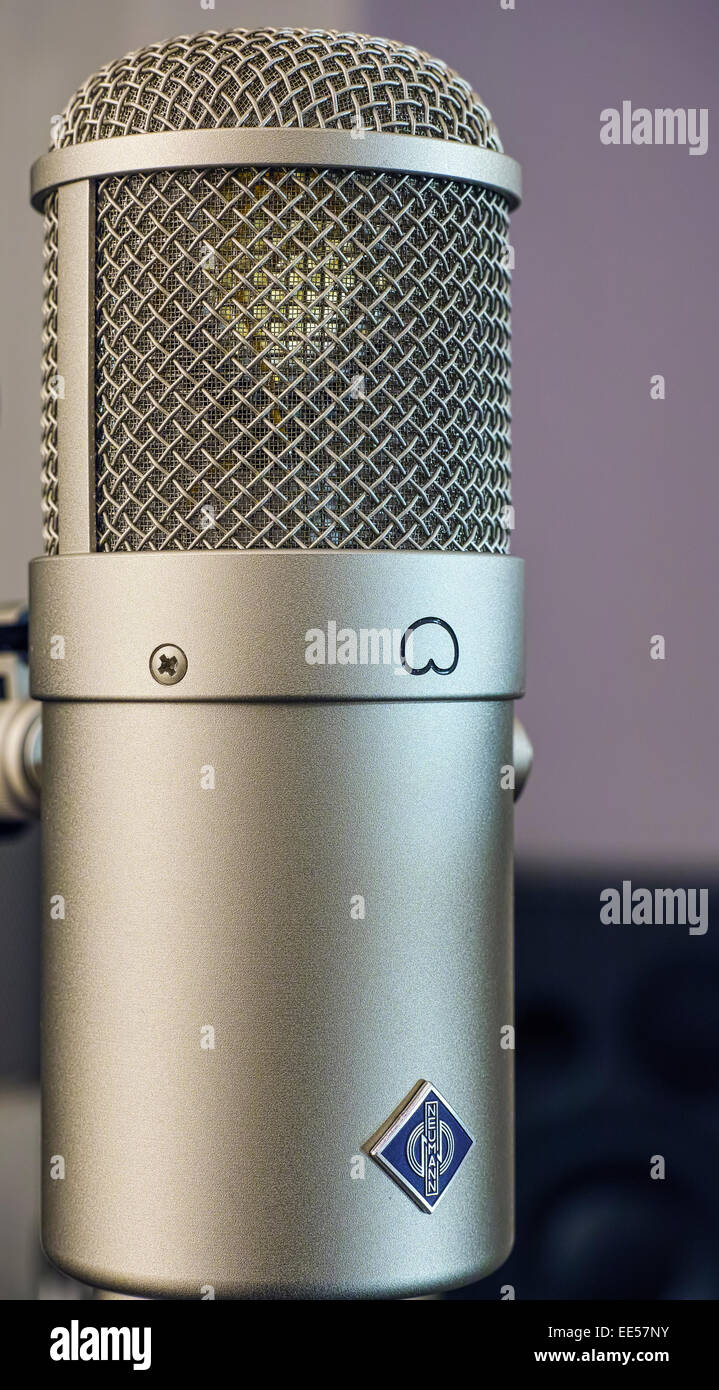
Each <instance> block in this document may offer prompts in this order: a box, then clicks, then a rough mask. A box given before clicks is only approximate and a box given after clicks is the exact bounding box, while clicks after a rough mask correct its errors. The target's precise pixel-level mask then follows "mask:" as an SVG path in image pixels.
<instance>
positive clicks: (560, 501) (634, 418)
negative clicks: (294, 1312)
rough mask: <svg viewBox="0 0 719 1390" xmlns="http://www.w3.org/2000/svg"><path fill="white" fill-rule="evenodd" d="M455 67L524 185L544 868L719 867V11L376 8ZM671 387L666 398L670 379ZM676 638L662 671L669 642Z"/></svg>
mask: <svg viewBox="0 0 719 1390" xmlns="http://www.w3.org/2000/svg"><path fill="white" fill-rule="evenodd" d="M361 8H362V14H361V18H362V22H363V24H364V25H365V27H366V29H367V30H368V31H369V32H371V33H378V34H382V35H385V36H388V37H390V38H400V39H403V40H405V41H406V42H409V43H413V44H415V45H416V46H417V47H420V48H424V49H427V50H428V51H429V52H431V53H434V54H436V56H438V57H441V58H443V59H445V61H447V62H448V63H450V64H451V65H452V66H453V67H455V68H457V69H458V71H460V72H461V73H462V75H463V76H464V77H466V78H467V79H468V80H469V81H470V82H472V83H473V85H474V86H475V87H476V88H477V90H478V91H479V92H480V94H481V96H482V98H483V100H484V101H486V103H487V104H488V105H489V107H490V109H491V111H492V113H493V115H494V118H495V120H496V122H497V125H498V127H499V130H500V134H501V136H502V140H503V142H504V147H505V149H506V150H507V152H508V153H510V154H512V155H514V156H515V157H516V158H518V159H519V160H520V162H521V164H522V166H523V173H524V204H523V206H522V208H521V209H520V210H519V212H517V213H516V214H515V216H514V218H513V221H512V233H511V237H512V242H513V245H514V246H515V249H516V269H515V273H514V278H513V309H514V316H513V329H514V334H513V357H514V371H513V387H514V408H513V416H514V425H513V471H514V503H515V507H516V522H517V525H516V531H515V535H514V538H513V550H514V553H515V554H518V555H523V556H524V557H525V559H526V562H527V581H528V614H527V616H528V694H527V697H526V699H525V700H524V702H523V705H522V707H521V709H520V713H521V715H522V717H523V719H524V720H525V722H526V724H527V726H528V729H529V732H530V735H531V737H532V739H533V742H534V746H535V769H534V773H533V776H532V781H531V782H530V784H529V788H528V790H527V792H526V795H525V799H524V800H523V801H522V803H521V806H520V808H519V812H518V816H517V843H518V850H519V852H520V853H522V854H524V855H525V857H531V858H537V859H547V858H553V859H560V858H561V859H565V858H573V859H582V860H596V859H608V858H610V857H611V858H612V860H615V861H616V860H619V859H621V860H624V861H626V863H627V866H628V868H631V866H632V864H633V863H634V864H635V865H637V866H640V865H641V864H642V863H649V862H656V861H659V862H663V861H666V862H667V863H668V864H673V865H678V864H684V863H688V862H695V863H697V864H702V863H706V864H707V865H708V864H709V863H710V862H711V863H714V864H716V861H717V845H718V843H719V827H718V822H719V815H718V811H717V807H718V801H719V748H718V743H719V740H718V738H717V717H716V688H717V683H718V682H717V675H718V674H719V656H718V643H719V633H718V624H717V608H718V606H719V595H718V594H717V575H718V573H719V564H718V562H717V512H718V503H719V483H718V481H717V462H716V455H717V445H716V435H717V430H716V403H717V399H718V397H719V380H717V327H716V315H717V307H718V305H719V296H718V294H717V290H718V284H717V279H718V275H717V226H716V218H717V205H718V202H719V198H718V195H717V149H716V148H715V141H716V142H717V147H719V126H717V128H716V130H715V129H714V128H713V126H712V118H713V117H714V115H715V113H717V112H719V103H718V102H717V101H716V98H717V92H718V88H719V5H717V3H716V0H682V3H681V4H678V3H676V0H651V2H650V0H644V2H643V3H642V2H641V0H542V3H541V4H538V3H537V0H516V9H515V10H514V11H505V10H502V9H501V8H500V0H444V3H437V2H436V0H435V3H432V4H427V3H424V0H423V3H421V4H420V3H410V0H364V2H363V4H362V7H361ZM625 99H627V100H631V102H632V105H633V107H634V108H636V107H639V106H647V107H649V108H650V109H654V108H655V107H663V106H671V107H678V106H682V107H685V108H689V107H697V108H699V107H708V108H709V149H708V152H707V153H706V154H705V155H703V156H696V155H690V154H689V149H688V147H681V146H674V147H668V146H665V147H659V146H626V147H625V146H617V147H607V146H605V145H603V144H602V143H601V142H600V138H599V130H600V112H601V111H602V110H603V109H604V108H606V107H616V108H619V109H620V108H621V104H622V101H623V100H625ZM655 373H662V374H663V375H664V376H665V378H666V392H667V394H666V400H665V401H652V400H651V399H650V394H649V391H650V378H651V376H652V375H653V374H655ZM655 633H661V634H662V635H663V636H664V637H665V639H666V651H667V655H666V660H665V661H663V662H662V661H652V660H651V659H650V655H649V649H650V638H651V636H652V635H653V634H655Z"/></svg>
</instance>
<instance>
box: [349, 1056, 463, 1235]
mask: <svg viewBox="0 0 719 1390" xmlns="http://www.w3.org/2000/svg"><path fill="white" fill-rule="evenodd" d="M473 1144H474V1139H473V1138H472V1135H471V1134H470V1132H469V1130H468V1129H466V1128H465V1126H464V1125H463V1124H462V1121H461V1120H460V1118H459V1116H458V1115H457V1114H455V1111H454V1110H453V1109H452V1107H451V1105H448V1104H447V1102H446V1100H445V1099H444V1097H443V1096H441V1095H440V1094H439V1091H438V1090H437V1089H436V1087H435V1086H432V1085H431V1084H430V1082H429V1081H418V1082H417V1085H416V1086H415V1088H414V1090H413V1091H412V1092H411V1094H410V1096H409V1097H408V1100H407V1102H406V1103H405V1104H403V1105H402V1109H401V1110H400V1112H399V1114H397V1113H396V1112H395V1113H394V1114H393V1115H392V1116H390V1119H389V1120H388V1121H387V1125H386V1126H385V1128H384V1129H383V1130H382V1132H381V1133H380V1137H379V1139H377V1140H376V1141H375V1143H373V1144H372V1147H371V1148H370V1154H371V1156H372V1158H374V1159H375V1161H376V1162H377V1163H379V1164H380V1166H381V1167H382V1168H384V1169H385V1171H386V1172H387V1173H389V1175H390V1177H392V1178H394V1180H395V1182H398V1183H399V1184H400V1187H403V1188H404V1190H405V1192H408V1193H409V1195H410V1197H412V1198H413V1199H414V1201H415V1202H416V1203H417V1205H418V1206H420V1207H421V1208H422V1210H423V1211H429V1212H432V1211H434V1209H435V1207H436V1205H437V1203H438V1201H439V1200H440V1198H441V1197H443V1196H444V1194H445V1192H446V1191H447V1188H448V1187H449V1184H450V1183H451V1181H452V1179H453V1178H454V1177H455V1175H456V1174H457V1172H458V1171H459V1169H460V1168H461V1166H462V1164H463V1163H464V1160H465V1158H466V1157H467V1154H468V1153H469V1151H470V1149H471V1147H472V1145H473Z"/></svg>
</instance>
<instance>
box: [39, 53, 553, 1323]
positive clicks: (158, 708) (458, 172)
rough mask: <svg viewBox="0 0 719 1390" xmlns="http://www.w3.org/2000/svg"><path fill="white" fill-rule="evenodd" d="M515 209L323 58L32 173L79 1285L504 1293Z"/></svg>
mask: <svg viewBox="0 0 719 1390" xmlns="http://www.w3.org/2000/svg"><path fill="white" fill-rule="evenodd" d="M519 196H520V182H519V170H518V166H517V165H516V163H515V162H514V161H513V160H512V159H510V158H509V157H508V156H507V155H505V154H504V152H503V150H502V145H501V143H500V140H499V136H498V134H497V131H496V128H495V126H494V124H493V122H492V120H491V117H490V113H489V111H488V110H487V108H486V107H485V106H484V105H483V104H482V102H481V101H480V99H479V97H478V96H477V95H476V93H475V92H474V91H473V90H472V89H471V87H470V86H469V85H468V84H467V83H466V82H465V81H463V80H462V79H461V78H460V77H458V76H457V75H456V74H455V73H454V72H452V71H451V70H450V69H449V68H447V67H446V66H445V65H444V64H443V63H441V62H439V61H438V60H436V59H434V58H431V57H429V56H428V55H427V54H424V53H421V52H419V51H417V50H416V49H413V48H410V47H406V46H404V45H402V44H399V43H395V42H390V41H387V40H383V39H377V38H369V37H366V36H362V35H357V34H349V33H347V34H342V33H334V32H324V31H321V30H315V29H311V30H309V29H308V30H303V29H260V30H254V31H243V30H234V31H232V32H229V33H214V32H213V33H203V34H198V35H195V36H193V37H182V38H177V39H173V40H171V41H169V42H166V43H158V44H154V45H152V46H151V47H148V48H144V49H142V50H140V51H139V52H136V53H133V54H130V55H129V56H128V57H126V58H123V59H121V60H120V61H118V62H114V63H111V64H110V65H109V66H107V67H105V68H104V69H103V70H102V71H101V72H100V73H98V74H97V75H96V76H93V77H91V78H90V79H89V80H88V81H87V82H86V83H85V84H84V85H83V86H82V87H81V88H80V89H79V91H78V92H77V93H76V95H75V96H74V97H73V98H72V99H71V100H70V102H69V103H68V105H67V107H66V109H65V111H64V113H63V114H62V116H61V117H59V119H57V118H56V119H55V122H54V127H53V148H52V149H51V151H50V152H49V153H48V154H46V155H43V156H42V157H41V158H40V159H39V160H38V161H37V162H36V164H35V165H34V167H33V174H32V201H33V204H34V205H35V207H37V208H38V209H40V210H41V211H42V213H43V215H44V222H45V300H44V333H43V380H44V391H43V509H44V527H45V529H44V535H45V555H44V556H43V557H41V558H39V559H37V560H35V561H33V563H32V565H31V597H30V613H31V618H30V668H31V689H32V693H33V695H34V697H35V698H36V699H37V700H40V701H42V720H43V772H42V823H43V828H42V835H43V902H44V923H43V937H44V947H43V949H44V987H43V991H44V997H43V1053H44V1060H43V1071H44V1081H43V1096H44V1099H43V1159H42V1163H43V1241H44V1245H45V1249H46V1251H47V1253H48V1255H49V1257H50V1258H51V1259H52V1260H53V1261H54V1262H55V1263H56V1264H57V1265H58V1266H59V1267H60V1269H62V1270H64V1271H65V1272H66V1273H68V1274H70V1275H73V1276H75V1277H76V1278H78V1279H80V1280H82V1281H84V1282H86V1283H90V1284H94V1285H97V1286H98V1287H100V1288H103V1289H107V1290H111V1291H114V1292H116V1293H119V1294H130V1295H134V1296H143V1297H149V1298H153V1297H174V1298H193V1297H194V1298H207V1299H211V1298H215V1297H217V1298H255V1297H286V1298H315V1297H332V1298H362V1297H410V1296H413V1295H415V1294H419V1293H428V1292H432V1291H439V1290H442V1289H444V1288H448V1287H452V1286H456V1285H461V1284H463V1283H466V1282H469V1281H473V1280H476V1279H479V1278H482V1277H483V1276H485V1275H487V1274H488V1273H489V1272H490V1271H492V1270H493V1269H495V1268H496V1267H497V1266H498V1265H499V1264H501V1262H502V1261H503V1260H504V1259H505V1258H506V1256H507V1254H508V1253H509V1250H510V1247H511V1243H512V1227H513V1217H512V1207H513V1197H512V1193H513V1157H512V1145H513V1138H512V1136H513V1116H512V1106H513V1101H512V1070H513V1047H514V1033H513V985H512V834H513V830H512V827H513V799H514V795H515V793H516V791H517V790H518V788H519V784H520V782H521V781H522V780H523V777H524V776H525V775H526V771H527V768H528V758H529V753H528V744H527V743H526V738H525V737H524V736H523V735H520V738H521V740H522V741H521V747H520V745H519V744H518V745H517V753H516V764H515V754H514V753H513V700H514V699H515V698H516V697H517V696H519V695H520V694H521V693H522V691H523V683H524V675H523V654H522V562H521V561H520V560H519V559H517V558H514V557H511V556H510V555H509V554H508V551H509V539H510V523H511V515H512V513H511V503H510V461H509V430H510V301H509V268H508V254H507V234H508V221H509V213H510V211H511V210H512V208H513V207H515V206H516V205H517V203H518V201H519ZM520 764H521V765H520Z"/></svg>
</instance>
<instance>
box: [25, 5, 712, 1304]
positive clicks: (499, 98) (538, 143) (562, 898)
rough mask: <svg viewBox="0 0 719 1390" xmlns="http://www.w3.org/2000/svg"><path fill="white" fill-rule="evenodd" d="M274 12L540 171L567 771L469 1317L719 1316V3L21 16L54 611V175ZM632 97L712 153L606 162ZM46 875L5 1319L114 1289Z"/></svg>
mask: <svg viewBox="0 0 719 1390" xmlns="http://www.w3.org/2000/svg"><path fill="white" fill-rule="evenodd" d="M267 24H275V25H278V26H282V25H287V24H291V25H303V26H309V27H314V26H316V27H326V28H334V29H350V30H358V31H360V32H370V33H377V34H381V35H384V36H386V37H390V38H396V39H402V40H403V41H405V42H408V43H412V44H414V45H415V46H417V47H419V48H423V49H426V50H428V51H429V52H431V53H433V54H435V55H436V56H438V57H441V58H443V59H444V60H445V61H447V62H448V63H449V64H450V65H451V66H453V67H455V68H457V69H458V70H459V71H460V72H461V73H462V75H463V76H464V77H466V78H467V79H468V80H469V81H470V82H471V83H472V84H473V85H474V86H475V87H476V88H477V90H478V91H479V92H480V94H481V96H482V98H483V99H484V100H485V102H486V103H487V104H488V105H489V107H490V108H491V110H492V112H493V115H494V117H495V120H496V121H497V124H498V126H499V130H500V134H501V136H502V139H503V142H504V146H505V149H506V150H507V151H508V152H509V153H510V154H512V155H514V156H515V157H516V158H517V159H519V160H520V162H521V164H522V166H523V171H524V187H525V196H524V205H523V207H522V208H521V209H520V211H519V212H518V213H517V214H515V216H514V217H513V219H512V227H511V237H512V243H513V246H514V250H515V271H514V274H513V305H514V311H513V357H514V373H513V382H514V397H513V419H514V423H513V476H514V505H515V509H516V530H515V535H514V539H513V549H514V552H515V553H516V554H519V555H523V556H524V557H525V559H526V562H527V580H528V695H527V698H526V700H525V702H524V704H523V707H522V710H521V714H522V718H523V720H524V722H525V723H526V725H527V727H528V729H529V732H530V734H531V737H532V740H533V742H534V746H535V769H534V772H533V774H532V779H531V781H530V783H529V788H528V790H527V792H526V794H525V796H524V798H523V800H522V802H521V803H520V806H519V808H518V814H517V980H518V1020H517V1022H518V1032H517V1074H518V1082H517V1084H518V1096H517V1103H518V1126H519V1128H518V1214H517V1229H518V1239H517V1245H516V1249H515V1252H514V1254H513V1255H512V1257H511V1258H510V1260H509V1262H508V1263H507V1264H506V1265H505V1266H504V1267H503V1269H502V1270H500V1271H498V1272H497V1274H495V1275H493V1276H492V1277H491V1278H490V1279H488V1280H485V1281H484V1282H483V1283H482V1284H481V1285H479V1286H477V1287H476V1288H474V1289H471V1290H463V1291H461V1292H460V1293H458V1294H456V1295H453V1297H457V1298H464V1299H466V1298H484V1299H497V1298H500V1297H507V1296H511V1293H510V1290H513V1291H514V1294H515V1296H516V1297H517V1298H525V1299H536V1298H555V1299H569V1298H599V1297H606V1298H622V1297H630V1298H632V1297H635V1298H659V1299H661V1298H714V1297H717V1296H718V1295H719V1258H718V1254H719V1194H718V1192H717V1184H716V1181H715V1177H714V1174H715V1172H716V1171H717V1163H718V1160H719V1119H718V1117H717V1105H716V1100H717V1090H718V1089H719V1030H718V1029H717V1024H716V1018H717V1012H718V1010H717V1003H718V1000H719V946H718V945H717V939H716V933H715V930H714V924H713V905H714V903H715V902H716V896H717V895H716V888H717V886H718V878H719V872H718V869H717V864H718V859H717V846H718V844H719V813H718V799H717V786H718V784H719V748H718V746H717V739H716V737H715V716H714V707H713V696H714V691H715V690H716V687H717V678H718V676H719V641H718V639H717V634H716V621H715V607H716V597H715V594H716V587H717V570H718V566H717V560H716V541H715V535H714V525H715V520H716V515H717V510H718V504H719V481H718V478H717V469H716V465H715V457H714V454H715V437H716V427H715V414H716V410H715V401H716V388H715V384H714V375H715V371H716V360H717V354H716V348H715V318H716V310H717V303H718V294H717V290H718V284H717V281H718V278H719V271H718V269H717V258H716V255H715V250H714V240H715V227H716V215H717V200H718V194H717V188H718V183H717V155H716V152H715V150H714V132H713V128H712V124H711V120H712V115H713V107H714V100H713V99H714V98H715V97H716V96H717V89H718V87H719V64H717V51H718V47H719V9H718V8H717V7H716V4H715V2H714V0H683V3H682V4H681V5H677V4H676V3H674V0H542V2H541V3H539V4H538V3H537V0H531V3H530V0H515V2H514V4H512V3H511V0H443V3H442V4H437V3H428V0H411V3H410V0H327V2H326V3H317V0H304V3H303V4H301V5H300V4H298V3H297V0H284V3H280V2H279V0H259V2H258V3H255V0H216V4H215V5H214V7H213V6H209V5H207V4H205V5H203V4H201V3H200V0H124V3H123V5H122V6H114V5H101V6H100V5H97V4H96V3H95V2H94V0H64V3H63V5H61V6H59V5H57V4H55V3H53V0H4V4H3V9H2V19H1V21H0V25H1V30H2V53H3V58H2V67H1V71H2V82H1V83H0V103H1V105H0V111H1V112H2V121H3V129H4V130H5V132H6V137H7V138H6V141H5V148H4V152H3V156H2V173H3V190H4V195H5V196H4V198H3V200H2V209H1V212H0V218H1V221H0V281H1V293H2V303H3V306H4V329H3V332H2V335H1V341H0V443H1V458H2V484H1V488H0V497H2V502H3V520H2V527H1V529H0V599H3V600H6V599H12V598H23V597H24V596H25V594H26V582H27V581H26V566H27V561H28V559H29V558H30V557H31V556H32V555H36V554H39V553H40V552H41V549H42V543H41V525H40V489H39V480H40V455H39V389H40V388H39V378H40V324H41V293H42V289H41V266H42V253H41V230H42V228H41V219H40V218H39V217H38V216H37V214H35V213H32V212H31V210H30V208H29V205H28V201H27V181H28V169H29V166H30V164H31V162H32V160H33V159H34V158H35V157H36V156H37V155H38V154H39V153H41V152H42V151H43V150H44V149H46V148H47V145H48V141H49V127H50V120H51V117H52V116H53V114H55V113H57V112H59V111H61V110H62V108H63V106H64V105H65V103H66V101H67V99H68V97H69V96H70V94H71V93H72V92H73V90H74V89H75V88H76V87H77V86H78V84H79V83H80V82H81V81H82V80H83V79H84V78H85V77H86V76H87V75H88V74H89V73H91V72H93V71H95V70H96V69H97V68H98V67H100V66H101V65H102V64H104V63H105V62H107V61H109V60H111V59H113V58H115V57H119V56H121V55H122V54H123V53H125V52H128V51H130V50H132V49H134V48H138V47H141V46H142V45H144V44H146V43H151V42H154V41H156V40H158V39H162V38H167V37H169V36H171V35H172V34H178V33H193V32H196V31H198V30H200V29H203V28H233V27H236V26H243V27H253V26H264V25H267ZM623 101H630V102H631V104H632V107H633V108H634V109H636V108H638V107H648V108H650V109H652V110H653V109H654V108H655V107H672V108H676V107H683V108H685V109H690V108H696V109H700V108H708V110H709V147H708V150H707V152H706V153H705V154H703V155H701V156H696V155H691V154H690V151H689V148H688V146H679V145H675V146H658V145H647V146H634V145H627V146H624V145H621V146H607V145H604V144H602V142H601V140H600V113H601V112H602V111H604V110H605V109H607V108H616V109H621V107H622V102H623ZM717 139H719V135H718V136H717ZM657 376H661V377H663V378H664V397H663V398H660V399H653V398H652V380H653V378H656V377H657ZM654 394H656V390H655V392H654ZM657 635H660V636H662V637H663V638H664V642H665V659H664V660H653V659H652V656H651V644H652V639H653V638H655V637H656V636H657ZM38 872H39V855H38V833H37V830H36V829H30V830H28V829H21V830H17V831H11V832H9V831H6V832H4V833H3V834H2V837H1V838H0V1141H1V1142H0V1298H35V1297H46V1298H61V1297H81V1296H83V1294H84V1291H83V1290H82V1289H80V1287H79V1286H77V1285H73V1284H72V1283H71V1281H68V1280H64V1279H62V1277H61V1276H59V1275H56V1274H54V1273H53V1272H52V1271H51V1270H50V1269H49V1267H48V1266H47V1265H46V1263H45V1261H44V1260H43V1258H42V1255H41V1253H40V1250H39V1245H38V1241H37V1193H36V1186H37V1184H36V1178H37V1146H38V1136H39V1120H38V1099H37V1085H38V1058H39V1021H38V997H39V996H38V974H39V950H38V933H39V886H38ZM623 879H631V881H632V883H633V885H634V886H636V887H639V886H641V887H646V888H650V889H653V888H654V887H672V888H679V887H684V888H696V889H699V888H707V889H709V930H708V931H707V932H706V934H704V935H694V936H692V935H690V934H689V932H688V929H687V928H686V927H680V926H668V925H667V926H651V927H650V926H621V927H608V926H605V925H603V924H602V923H601V922H600V920H599V908H600V901H599V894H600V892H601V891H602V890H603V889H604V888H607V887H619V886H620V885H621V882H622V880H623ZM655 1155H661V1156H662V1157H663V1158H664V1160H665V1168H666V1176H665V1178H664V1179H663V1180H653V1179H652V1178H651V1177H650V1164H651V1161H652V1158H653V1156H655Z"/></svg>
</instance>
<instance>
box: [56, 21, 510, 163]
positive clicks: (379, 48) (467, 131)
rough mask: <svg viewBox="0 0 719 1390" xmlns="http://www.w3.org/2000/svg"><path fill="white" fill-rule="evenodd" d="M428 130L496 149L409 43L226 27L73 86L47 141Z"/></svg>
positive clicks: (157, 48) (436, 66)
mask: <svg viewBox="0 0 719 1390" xmlns="http://www.w3.org/2000/svg"><path fill="white" fill-rule="evenodd" d="M358 121H361V122H362V124H363V125H364V126H365V127H367V128H369V129H374V130H383V131H388V132H392V133H394V134H402V135H425V136H436V137H437V138H438V139H440V140H458V141H461V142H463V143H464V144H468V145H480V146H484V147H486V148H488V149H493V150H501V148H502V146H501V144H500V142H499V137H498V135H497V132H496V129H495V127H494V125H493V122H492V118H491V115H490V113H489V111H488V110H487V108H486V107H485V106H484V105H483V104H482V102H481V101H480V99H479V97H478V96H477V94H476V93H475V92H473V91H472V88H471V87H470V85H469V83H468V82H465V81H464V80H463V78H461V77H459V76H458V74H457V73H455V72H453V71H452V70H451V69H450V68H448V67H446V66H445V64H444V63H441V62H439V61H438V60H437V59H436V58H432V57H430V55H429V54H427V53H421V52H419V50H418V49H415V48H409V47H407V46H406V45H404V44H400V43H395V42H393V41H391V40H388V39H375V38H370V37H368V36H367V35H363V34H340V33H334V32H327V31H325V30H321V29H255V30H251V31H249V30H243V29H235V30H231V31H230V32H228V33H214V32H209V33H205V34H195V35H192V36H189V37H182V38H177V39H172V40H170V41H169V42H167V43H158V44H153V45H152V46H150V47H149V48H143V49H140V50H139V51H138V52H136V53H131V54H129V55H128V56H127V57H126V58H121V59H120V60H119V61H117V62H114V63H109V64H108V65H107V66H106V67H104V68H103V69H102V70H101V71H100V72H99V73H96V74H95V75H94V76H93V77H90V78H88V80H87V82H85V83H84V84H83V86H82V87H80V88H79V90H78V91H77V92H76V93H75V95H74V96H73V97H72V99H71V100H70V102H69V103H68V105H67V108H66V110H65V112H64V114H63V118H62V121H61V122H58V123H57V125H56V127H55V130H54V144H55V145H60V146H63V145H76V144H82V143H84V142H85V141H89V140H106V139H111V138H112V137H113V136H119V135H140V134H146V133H147V132H150V131H152V132H157V131H171V130H203V129H205V130H206V129H221V128H223V127H226V126H255V127H257V126H295V127H297V126H300V127H305V128H307V127H321V128H324V129H329V130H351V129H352V128H353V127H355V126H356V125H357V122H358Z"/></svg>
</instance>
